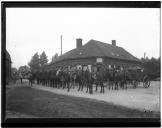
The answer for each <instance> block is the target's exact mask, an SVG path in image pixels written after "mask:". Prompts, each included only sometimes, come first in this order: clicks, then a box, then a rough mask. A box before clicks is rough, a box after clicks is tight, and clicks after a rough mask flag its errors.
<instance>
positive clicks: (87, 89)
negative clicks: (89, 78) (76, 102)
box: [86, 83, 88, 92]
mask: <svg viewBox="0 0 162 128" xmlns="http://www.w3.org/2000/svg"><path fill="white" fill-rule="evenodd" d="M86 86H87V91H86V92H88V84H87V83H86Z"/></svg>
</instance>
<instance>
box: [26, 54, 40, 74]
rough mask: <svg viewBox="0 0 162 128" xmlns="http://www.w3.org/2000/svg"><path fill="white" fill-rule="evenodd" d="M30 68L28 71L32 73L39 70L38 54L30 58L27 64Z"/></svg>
mask: <svg viewBox="0 0 162 128" xmlns="http://www.w3.org/2000/svg"><path fill="white" fill-rule="evenodd" d="M28 65H29V66H30V69H31V71H32V72H36V71H38V70H39V67H40V61H39V55H38V53H35V54H34V56H32V58H31V60H30V62H29V63H28Z"/></svg>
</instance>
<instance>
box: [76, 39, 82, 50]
mask: <svg viewBox="0 0 162 128" xmlns="http://www.w3.org/2000/svg"><path fill="white" fill-rule="evenodd" d="M80 47H82V39H81V38H78V39H76V48H80Z"/></svg>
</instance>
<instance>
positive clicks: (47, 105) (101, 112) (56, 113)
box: [2, 7, 161, 119]
mask: <svg viewBox="0 0 162 128" xmlns="http://www.w3.org/2000/svg"><path fill="white" fill-rule="evenodd" d="M5 11H6V12H5V13H6V15H5V18H6V20H5V22H6V42H2V43H5V51H4V52H5V75H6V76H5V85H4V86H3V87H5V100H6V102H5V118H14V119H16V118H138V119H139V118H141V119H142V118H147V119H149V118H160V85H161V78H160V77H161V76H160V65H161V57H160V36H161V35H160V16H161V14H160V7H159V8H151V7H150V8H120V7H118V8H111V7H108V8H106V7H105V8H100V7H96V8H95V7H93V8H89V7H84V8H83V7H80V8H79V7H50V8H41V7H39V8H36V7H32V8H23V7H19V8H16V7H15V8H14V7H13V8H6V10H5Z"/></svg>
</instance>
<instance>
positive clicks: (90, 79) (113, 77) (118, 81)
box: [29, 66, 128, 94]
mask: <svg viewBox="0 0 162 128" xmlns="http://www.w3.org/2000/svg"><path fill="white" fill-rule="evenodd" d="M35 81H36V83H37V84H38V85H39V84H41V85H42V86H49V87H53V88H62V89H67V91H70V89H73V88H76V87H77V88H78V91H83V89H84V88H86V92H89V93H91V94H92V93H93V86H95V91H97V90H98V87H100V92H101V93H104V88H105V86H107V87H108V89H114V90H118V89H119V88H122V89H127V82H128V74H127V72H126V70H125V69H124V67H115V66H113V67H109V66H102V67H100V68H97V67H95V66H91V68H88V66H87V67H86V66H80V67H79V68H77V66H74V67H70V66H66V67H63V66H62V67H59V68H54V69H52V70H45V69H44V70H43V69H42V70H41V71H37V72H34V73H31V74H30V76H29V84H30V85H32V84H33V83H34V82H35Z"/></svg>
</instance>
